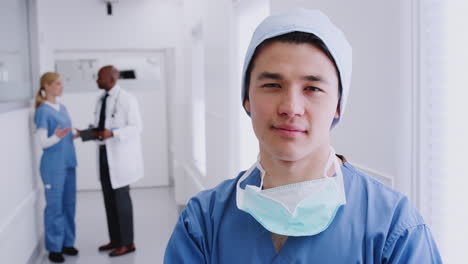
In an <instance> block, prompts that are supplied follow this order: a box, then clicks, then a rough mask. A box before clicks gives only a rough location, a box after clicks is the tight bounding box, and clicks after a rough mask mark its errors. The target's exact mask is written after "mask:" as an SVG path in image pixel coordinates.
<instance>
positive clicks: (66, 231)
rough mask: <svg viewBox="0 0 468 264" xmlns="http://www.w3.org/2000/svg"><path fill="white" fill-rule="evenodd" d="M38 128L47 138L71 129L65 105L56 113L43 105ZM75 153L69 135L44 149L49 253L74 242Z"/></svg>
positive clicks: (37, 117)
mask: <svg viewBox="0 0 468 264" xmlns="http://www.w3.org/2000/svg"><path fill="white" fill-rule="evenodd" d="M34 120H35V123H36V128H37V129H41V128H44V129H47V136H48V137H50V136H52V135H53V134H54V131H55V128H56V127H57V126H59V125H60V126H61V127H62V128H67V127H71V121H70V117H69V115H68V112H67V109H66V108H65V106H64V105H62V104H61V105H60V110H59V111H57V110H55V109H54V108H52V107H51V106H49V105H47V104H41V105H40V106H39V107H38V108H37V110H36V114H35V117H34ZM75 169H76V154H75V146H74V144H73V135H72V133H68V134H67V135H66V136H64V137H63V138H62V139H60V141H59V142H58V143H56V144H54V145H52V146H50V147H48V148H45V149H44V150H43V154H42V157H41V163H40V173H41V178H42V181H43V183H44V190H45V199H46V207H45V211H44V225H45V242H46V243H45V244H46V249H47V250H48V251H50V252H61V251H62V249H63V247H72V246H73V245H74V243H75V204H76V170H75Z"/></svg>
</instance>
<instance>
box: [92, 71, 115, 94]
mask: <svg viewBox="0 0 468 264" xmlns="http://www.w3.org/2000/svg"><path fill="white" fill-rule="evenodd" d="M96 83H97V85H98V87H99V88H100V89H104V90H106V91H107V90H109V89H111V88H112V87H113V86H114V84H115V83H114V80H113V79H112V75H111V74H110V72H109V71H108V70H106V69H101V70H100V71H99V72H98V79H97V80H96Z"/></svg>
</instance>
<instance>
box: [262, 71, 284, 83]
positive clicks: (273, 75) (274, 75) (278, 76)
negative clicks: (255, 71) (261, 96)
mask: <svg viewBox="0 0 468 264" xmlns="http://www.w3.org/2000/svg"><path fill="white" fill-rule="evenodd" d="M264 79H273V80H283V79H284V78H283V76H282V75H281V74H279V73H272V72H262V73H261V74H260V75H259V76H258V77H257V80H258V81H261V80H264Z"/></svg>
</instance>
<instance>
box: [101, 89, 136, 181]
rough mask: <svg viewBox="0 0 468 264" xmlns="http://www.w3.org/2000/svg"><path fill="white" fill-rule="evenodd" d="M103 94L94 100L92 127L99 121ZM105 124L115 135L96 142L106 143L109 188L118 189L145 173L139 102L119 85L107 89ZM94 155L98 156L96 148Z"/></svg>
mask: <svg viewBox="0 0 468 264" xmlns="http://www.w3.org/2000/svg"><path fill="white" fill-rule="evenodd" d="M103 96H104V94H102V95H101V96H99V98H98V100H97V103H96V109H95V119H94V127H97V126H98V123H99V114H100V112H101V104H102V97H103ZM105 127H106V128H107V129H110V130H112V131H113V134H114V136H113V137H112V138H109V139H106V140H105V141H103V142H102V141H98V146H99V145H101V144H103V143H105V145H106V149H107V161H108V163H109V174H110V181H111V184H112V188H113V189H117V188H120V187H123V186H126V185H129V184H132V183H134V182H136V181H137V180H139V179H141V178H142V177H143V174H144V173H143V155H142V148H141V131H142V122H141V116H140V110H139V106H138V101H137V100H136V98H135V97H134V96H133V95H132V94H130V93H128V92H127V91H125V90H123V89H122V88H120V86H118V85H116V86H114V87H113V88H112V89H111V90H110V91H109V97H108V98H107V101H106V122H105ZM97 157H98V159H99V148H98V156H97ZM98 164H99V160H98ZM98 175H99V173H98Z"/></svg>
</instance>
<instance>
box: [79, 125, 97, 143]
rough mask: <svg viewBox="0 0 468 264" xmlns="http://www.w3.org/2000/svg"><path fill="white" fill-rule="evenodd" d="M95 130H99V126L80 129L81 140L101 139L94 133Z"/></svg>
mask: <svg viewBox="0 0 468 264" xmlns="http://www.w3.org/2000/svg"><path fill="white" fill-rule="evenodd" d="M95 131H98V130H97V128H88V129H84V130H80V137H81V140H82V141H83V142H84V141H89V140H97V139H99V138H98V137H97V136H96V134H95V133H94V132H95Z"/></svg>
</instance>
